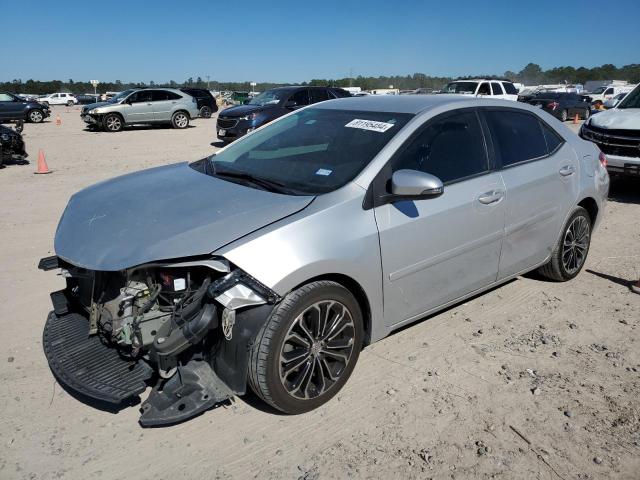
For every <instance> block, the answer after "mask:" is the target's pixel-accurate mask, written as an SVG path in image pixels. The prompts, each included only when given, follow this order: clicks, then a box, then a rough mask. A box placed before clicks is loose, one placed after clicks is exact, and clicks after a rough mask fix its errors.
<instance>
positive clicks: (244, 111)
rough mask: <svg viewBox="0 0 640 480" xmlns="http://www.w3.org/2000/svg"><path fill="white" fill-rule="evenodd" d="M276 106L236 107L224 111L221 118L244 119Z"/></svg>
mask: <svg viewBox="0 0 640 480" xmlns="http://www.w3.org/2000/svg"><path fill="white" fill-rule="evenodd" d="M275 106H276V105H263V106H260V105H236V106H235V107H229V108H226V109H224V110H223V111H222V112H221V113H220V114H219V116H221V117H244V116H245V115H249V114H250V113H255V112H262V111H264V110H269V109H271V108H273V107H275Z"/></svg>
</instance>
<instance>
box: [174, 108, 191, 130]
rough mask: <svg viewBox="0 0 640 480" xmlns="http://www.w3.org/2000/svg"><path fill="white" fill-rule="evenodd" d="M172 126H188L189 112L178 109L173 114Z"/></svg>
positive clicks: (182, 127)
mask: <svg viewBox="0 0 640 480" xmlns="http://www.w3.org/2000/svg"><path fill="white" fill-rule="evenodd" d="M171 126H172V127H173V128H178V129H184V128H187V127H188V126H189V114H188V113H187V112H184V111H182V110H179V111H177V112H176V113H174V114H173V115H172V116H171Z"/></svg>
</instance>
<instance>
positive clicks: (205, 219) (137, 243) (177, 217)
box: [55, 163, 314, 271]
mask: <svg viewBox="0 0 640 480" xmlns="http://www.w3.org/2000/svg"><path fill="white" fill-rule="evenodd" d="M313 198H314V197H313V196H291V195H282V194H278V193H273V192H267V191H264V190H257V189H254V188H250V187H245V186H242V185H238V184H235V183H232V182H228V181H225V180H222V179H219V178H216V177H212V176H209V175H205V174H203V173H200V172H198V171H196V170H194V169H193V168H191V167H190V166H189V164H187V163H179V164H175V165H168V166H165V167H158V168H153V169H150V170H143V171H140V172H136V173H132V174H129V175H125V176H122V177H118V178H115V179H112V180H108V181H105V182H102V183H99V184H96V185H94V186H91V187H89V188H87V189H85V190H82V191H80V192H78V193H76V194H75V195H73V196H72V197H71V199H70V200H69V204H68V205H67V208H66V209H65V211H64V213H63V214H62V218H61V219H60V223H59V224H58V229H57V231H56V237H55V251H56V254H57V255H58V256H59V257H60V258H62V259H63V260H66V261H68V262H70V263H72V264H74V265H76V266H80V267H84V268H87V269H90V270H102V271H115V270H123V269H125V268H129V267H132V266H136V265H140V264H143V263H147V262H152V261H157V260H169V259H172V258H181V257H190V256H196V255H206V254H209V253H211V252H213V251H215V250H217V249H219V248H220V247H223V246H224V245H226V244H228V243H230V242H233V241H234V240H237V239H238V238H240V237H242V236H244V235H247V234H249V233H251V232H253V231H255V230H258V229H260V228H262V227H264V226H266V225H268V224H270V223H273V222H275V221H277V220H280V219H281V218H284V217H286V216H289V215H292V214H294V213H296V212H298V211H300V210H302V209H304V208H305V207H306V206H307V205H309V203H311V201H312V200H313Z"/></svg>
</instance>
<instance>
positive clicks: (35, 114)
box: [29, 110, 42, 123]
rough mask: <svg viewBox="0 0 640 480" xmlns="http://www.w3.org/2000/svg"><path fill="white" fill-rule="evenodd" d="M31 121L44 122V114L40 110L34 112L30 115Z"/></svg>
mask: <svg viewBox="0 0 640 480" xmlns="http://www.w3.org/2000/svg"><path fill="white" fill-rule="evenodd" d="M29 120H31V121H32V122H33V123H40V122H41V121H42V113H41V112H40V110H33V111H31V113H29Z"/></svg>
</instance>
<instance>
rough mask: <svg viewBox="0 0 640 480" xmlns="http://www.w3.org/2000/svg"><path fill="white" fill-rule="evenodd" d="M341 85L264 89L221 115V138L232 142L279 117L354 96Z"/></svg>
mask: <svg viewBox="0 0 640 480" xmlns="http://www.w3.org/2000/svg"><path fill="white" fill-rule="evenodd" d="M350 96H351V94H350V93H349V92H347V91H346V90H343V89H341V88H329V87H278V88H272V89H271V90H267V91H266V92H262V93H261V94H260V95H257V96H255V97H253V98H252V99H251V100H248V101H247V102H246V103H245V104H244V105H238V106H235V107H230V108H227V109H226V110H224V111H223V112H221V113H220V114H219V115H218V124H217V128H218V132H217V133H218V138H219V139H220V140H222V141H223V142H232V141H233V140H235V139H236V138H238V137H241V136H243V135H245V134H246V133H247V132H250V131H251V130H255V129H256V128H258V127H261V126H262V125H265V124H266V123H269V122H270V121H272V120H275V119H276V118H278V117H281V116H283V115H286V114H287V113H289V112H291V111H293V110H297V109H298V108H302V107H305V106H307V105H311V104H312V103H318V102H324V101H325V100H331V99H334V98H344V97H350Z"/></svg>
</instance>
